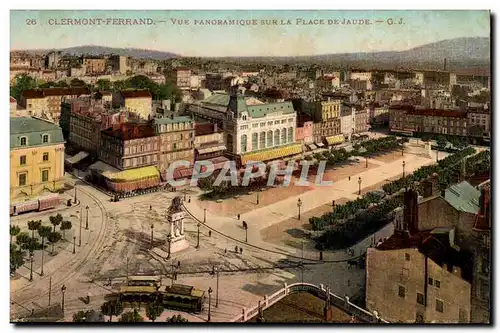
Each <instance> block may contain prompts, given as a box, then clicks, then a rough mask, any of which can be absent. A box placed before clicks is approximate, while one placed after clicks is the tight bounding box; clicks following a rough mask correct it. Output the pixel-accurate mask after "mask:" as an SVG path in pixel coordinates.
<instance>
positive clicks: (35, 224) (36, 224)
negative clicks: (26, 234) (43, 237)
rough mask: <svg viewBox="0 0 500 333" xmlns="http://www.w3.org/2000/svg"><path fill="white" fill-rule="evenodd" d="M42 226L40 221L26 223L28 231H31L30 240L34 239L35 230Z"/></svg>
mask: <svg viewBox="0 0 500 333" xmlns="http://www.w3.org/2000/svg"><path fill="white" fill-rule="evenodd" d="M41 225H42V221H41V220H31V221H28V229H29V230H31V238H35V230H38V228H40V226H41Z"/></svg>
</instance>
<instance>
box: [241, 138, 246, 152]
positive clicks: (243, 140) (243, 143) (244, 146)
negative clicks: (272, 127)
mask: <svg viewBox="0 0 500 333" xmlns="http://www.w3.org/2000/svg"><path fill="white" fill-rule="evenodd" d="M246 151H247V135H246V134H243V135H242V136H241V152H242V153H245V152H246Z"/></svg>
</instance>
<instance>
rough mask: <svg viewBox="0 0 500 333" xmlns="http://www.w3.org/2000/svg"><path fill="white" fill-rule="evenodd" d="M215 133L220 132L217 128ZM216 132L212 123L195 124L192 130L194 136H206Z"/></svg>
mask: <svg viewBox="0 0 500 333" xmlns="http://www.w3.org/2000/svg"><path fill="white" fill-rule="evenodd" d="M217 132H222V130H221V129H220V128H218V129H217ZM217 132H216V131H215V126H214V124H212V123H203V124H198V123H197V124H196V125H195V128H194V133H195V135H196V136H201V135H208V134H213V133H217Z"/></svg>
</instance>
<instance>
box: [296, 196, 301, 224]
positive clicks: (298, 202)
mask: <svg viewBox="0 0 500 333" xmlns="http://www.w3.org/2000/svg"><path fill="white" fill-rule="evenodd" d="M301 206H302V200H300V198H299V199H298V200H297V208H298V209H299V220H300V207H301Z"/></svg>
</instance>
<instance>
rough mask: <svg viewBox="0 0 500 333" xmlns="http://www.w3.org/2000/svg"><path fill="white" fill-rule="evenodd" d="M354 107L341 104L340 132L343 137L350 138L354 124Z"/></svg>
mask: <svg viewBox="0 0 500 333" xmlns="http://www.w3.org/2000/svg"><path fill="white" fill-rule="evenodd" d="M355 117H356V108H354V107H352V106H350V105H346V104H342V105H341V107H340V132H341V133H342V134H343V135H344V137H346V138H348V139H349V140H350V139H351V135H352V134H353V133H354V130H355V125H356V120H355V119H356V118H355Z"/></svg>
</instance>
